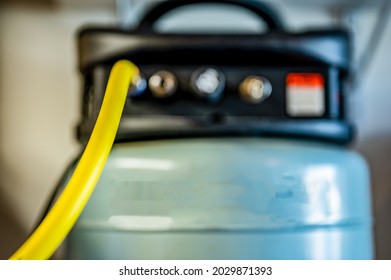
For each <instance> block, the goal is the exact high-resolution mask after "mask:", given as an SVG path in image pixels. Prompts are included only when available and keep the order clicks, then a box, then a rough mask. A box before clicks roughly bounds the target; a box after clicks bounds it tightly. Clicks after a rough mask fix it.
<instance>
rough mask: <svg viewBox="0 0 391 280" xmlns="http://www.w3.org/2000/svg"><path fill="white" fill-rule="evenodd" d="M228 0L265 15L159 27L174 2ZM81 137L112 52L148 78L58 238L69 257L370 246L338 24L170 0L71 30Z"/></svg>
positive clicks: (348, 254)
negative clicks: (233, 23) (185, 28)
mask: <svg viewBox="0 0 391 280" xmlns="http://www.w3.org/2000/svg"><path fill="white" fill-rule="evenodd" d="M197 3H224V4H229V5H237V6H240V7H241V8H245V9H248V10H250V11H251V12H253V13H254V14H256V15H258V16H259V17H260V18H261V19H262V20H263V21H264V22H265V23H266V24H267V26H268V27H269V31H268V32H266V33H264V34H259V35H249V34H178V33H176V34H170V33H164V34H160V33H159V34H158V33H156V32H155V31H154V28H153V27H154V23H155V22H156V21H157V20H158V19H159V18H160V17H161V16H163V15H164V14H166V13H167V12H169V11H172V10H174V9H176V8H178V7H180V6H183V5H189V4H197ZM79 47H80V69H81V73H82V74H83V77H84V83H85V87H84V92H83V119H82V122H81V124H80V126H79V127H78V137H79V140H80V141H81V142H82V143H85V142H86V141H87V140H88V137H89V135H90V133H91V129H92V127H93V125H94V122H95V120H96V117H97V113H98V111H99V108H100V105H101V102H102V98H103V95H104V89H105V86H106V82H107V79H108V76H109V73H110V70H111V68H112V66H113V64H114V63H115V62H116V61H118V60H119V59H128V60H131V61H133V62H134V63H135V64H136V65H137V66H138V67H139V68H140V70H141V72H142V75H143V78H142V79H140V80H139V81H137V87H136V88H133V89H131V90H130V91H129V99H128V102H127V105H126V106H125V109H124V113H123V117H122V120H121V124H120V128H119V131H118V134H117V139H116V144H115V145H114V147H113V150H112V152H111V154H110V156H109V158H108V161H107V164H106V166H105V169H104V171H103V173H102V176H101V178H100V180H99V182H98V185H97V187H96V190H95V192H94V193H93V195H92V197H91V199H90V201H89V202H88V204H87V206H86V208H85V210H84V212H83V213H82V215H81V217H80V219H79V220H78V222H77V224H76V226H75V227H74V229H73V231H72V232H71V234H70V235H69V238H68V242H67V244H68V245H67V257H68V258H71V259H371V258H372V257H373V247H372V221H371V203H370V200H371V195H370V191H369V190H370V187H369V175H368V169H367V166H366V164H365V162H364V161H363V159H362V158H361V157H360V156H359V155H357V154H356V153H354V152H352V151H349V150H348V149H347V148H346V144H348V143H349V142H350V141H351V140H352V127H351V126H350V125H349V124H348V122H347V121H346V118H345V117H346V113H345V106H344V105H345V95H346V92H345V87H344V82H345V81H346V79H347V77H348V75H349V63H350V58H349V51H350V46H349V37H348V35H347V33H346V32H344V31H342V30H322V31H320V30H318V31H307V32H304V33H290V32H287V31H285V30H284V29H283V27H282V25H281V22H280V20H279V19H278V17H277V16H276V15H275V13H273V12H272V11H271V10H270V9H269V8H268V7H266V6H264V5H263V4H260V3H259V2H254V1H232V0H231V1H228V0H225V1H222V0H220V1H216V0H215V1H165V2H160V3H158V4H156V5H155V6H154V7H153V8H152V9H151V10H150V11H149V12H148V13H146V15H145V17H144V18H143V19H142V20H141V23H140V24H139V26H138V28H136V29H135V30H134V31H125V30H121V29H108V28H88V29H84V30H82V31H81V33H80V34H79Z"/></svg>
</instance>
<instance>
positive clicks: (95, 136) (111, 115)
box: [10, 60, 139, 260]
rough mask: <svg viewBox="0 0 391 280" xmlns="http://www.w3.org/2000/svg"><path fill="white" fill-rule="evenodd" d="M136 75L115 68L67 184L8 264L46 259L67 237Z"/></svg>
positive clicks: (129, 68) (127, 65) (122, 64)
mask: <svg viewBox="0 0 391 280" xmlns="http://www.w3.org/2000/svg"><path fill="white" fill-rule="evenodd" d="M138 73H139V71H138V68H137V67H136V66H135V65H133V64H132V63H131V62H129V61H126V60H121V61H118V62H117V63H116V64H115V65H114V67H113V69H112V71H111V74H110V78H109V81H108V84H107V88H106V93H105V97H104V100H103V103H102V107H101V110H100V113H99V116H98V119H97V121H96V124H95V127H94V130H93V132H92V134H91V137H90V140H89V142H88V144H87V146H86V148H85V150H84V153H83V155H82V156H81V158H80V161H79V164H78V165H77V167H76V169H75V171H74V173H73V175H72V177H71V179H70V180H69V183H68V184H67V186H66V187H65V189H64V191H63V193H62V195H61V196H60V198H59V199H58V201H57V202H56V204H55V205H54V206H53V208H52V210H51V211H50V212H49V213H48V215H47V216H46V218H45V219H44V220H43V221H42V223H41V224H40V225H39V227H38V228H37V229H36V230H35V231H34V232H33V234H32V235H31V236H30V237H29V238H28V239H27V241H26V242H25V243H24V244H23V245H22V246H21V247H20V248H19V249H18V250H17V251H16V252H15V253H14V254H13V255H12V256H11V258H10V260H32V259H33V260H43V259H48V258H50V257H51V255H52V254H53V253H54V252H55V250H56V249H57V248H58V246H60V244H61V243H62V241H63V240H64V239H65V237H66V236H67V235H68V233H69V231H70V230H71V229H72V227H73V225H74V224H75V222H76V220H77V219H78V218H79V216H80V214H81V212H82V211H83V209H84V206H85V205H86V203H87V201H88V199H89V198H90V196H91V194H92V192H93V190H94V188H95V185H96V183H97V182H98V179H99V177H100V174H101V173H102V170H103V167H104V165H105V163H106V160H107V157H108V155H109V153H110V150H111V147H112V146H113V142H114V139H115V135H116V133H117V130H118V125H119V122H120V119H121V115H122V111H123V108H124V105H125V101H126V96H127V92H128V89H129V85H130V84H131V83H132V82H133V81H135V78H136V77H137V75H138Z"/></svg>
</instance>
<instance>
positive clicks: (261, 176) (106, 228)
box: [67, 138, 373, 260]
mask: <svg viewBox="0 0 391 280" xmlns="http://www.w3.org/2000/svg"><path fill="white" fill-rule="evenodd" d="M372 239H373V238H372V216H371V195H370V184H369V174H368V168H367V165H366V163H365V161H364V160H363V159H362V158H361V157H360V156H359V155H357V154H356V153H354V152H352V151H349V150H347V149H345V148H342V147H338V146H334V145H330V144H321V143H315V142H306V141H294V140H281V139H262V138H214V139H213V138H210V139H208V138H205V139H178V140H161V141H146V142H131V143H122V144H116V145H115V146H114V148H113V150H112V152H111V154H110V156H109V159H108V161H107V164H106V166H105V169H104V171H103V174H102V176H101V178H100V180H99V182H98V185H97V187H96V190H95V192H94V193H93V195H92V197H91V199H90V201H89V202H88V204H87V207H86V208H85V210H84V212H83V213H82V215H81V217H80V219H79V220H78V222H77V224H76V226H75V227H74V229H73V230H72V232H71V234H70V236H69V238H68V240H67V257H68V258H70V259H143V260H146V259H371V258H372V257H373V244H372V243H373V241H372Z"/></svg>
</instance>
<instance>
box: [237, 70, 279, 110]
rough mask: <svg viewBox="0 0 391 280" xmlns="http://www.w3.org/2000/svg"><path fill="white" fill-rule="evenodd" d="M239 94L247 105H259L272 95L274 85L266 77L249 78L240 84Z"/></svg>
mask: <svg viewBox="0 0 391 280" xmlns="http://www.w3.org/2000/svg"><path fill="white" fill-rule="evenodd" d="M239 93H240V96H241V98H242V99H243V101H245V102H246V103H250V104H259V103H261V102H262V101H263V100H265V99H266V98H268V97H269V96H270V95H271V93H272V85H271V83H270V82H269V80H268V79H266V78H264V77H260V76H249V77H247V78H246V79H244V81H243V82H242V83H241V84H240V86H239Z"/></svg>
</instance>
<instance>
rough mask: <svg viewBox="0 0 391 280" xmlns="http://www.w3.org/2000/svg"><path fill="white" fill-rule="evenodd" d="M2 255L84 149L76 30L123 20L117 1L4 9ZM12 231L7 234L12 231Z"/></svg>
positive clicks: (0, 63)
mask: <svg viewBox="0 0 391 280" xmlns="http://www.w3.org/2000/svg"><path fill="white" fill-rule="evenodd" d="M0 11H1V12H0V18H1V20H0V21H1V25H0V28H1V29H0V30H1V31H0V32H1V37H0V38H1V39H0V42H1V49H0V59H1V60H0V258H4V257H6V256H8V255H9V254H10V252H11V251H12V250H13V249H14V248H16V247H17V243H18V242H21V240H23V239H24V238H25V236H26V235H27V234H28V232H29V231H30V230H31V228H32V227H33V226H34V224H35V223H36V219H37V218H38V217H39V215H40V213H41V211H42V209H43V207H44V206H45V204H46V202H47V200H48V197H49V195H50V193H51V190H52V189H53V187H54V185H55V183H56V181H57V180H58V178H59V176H60V175H61V173H62V172H63V171H64V167H65V166H66V164H68V162H69V161H70V160H71V159H72V158H73V157H74V156H75V154H77V153H78V151H79V146H78V144H77V143H76V141H75V139H74V138H75V137H74V135H75V134H74V131H75V130H74V128H75V125H76V123H77V121H78V118H79V108H80V90H79V80H78V78H79V77H78V74H77V68H76V43H75V31H76V30H77V29H78V28H79V27H80V26H81V25H83V24H85V23H91V22H92V23H94V22H97V23H99V22H101V23H110V24H113V23H114V21H115V13H114V11H115V9H114V8H113V7H100V8H93V7H92V8H91V7H84V8H83V7H82V8H80V7H78V8H77V9H75V8H73V7H72V6H71V7H67V6H65V7H58V6H57V7H45V6H40V7H35V8H33V7H28V6H22V7H2V8H1V9H0ZM4 235H5V236H4Z"/></svg>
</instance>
